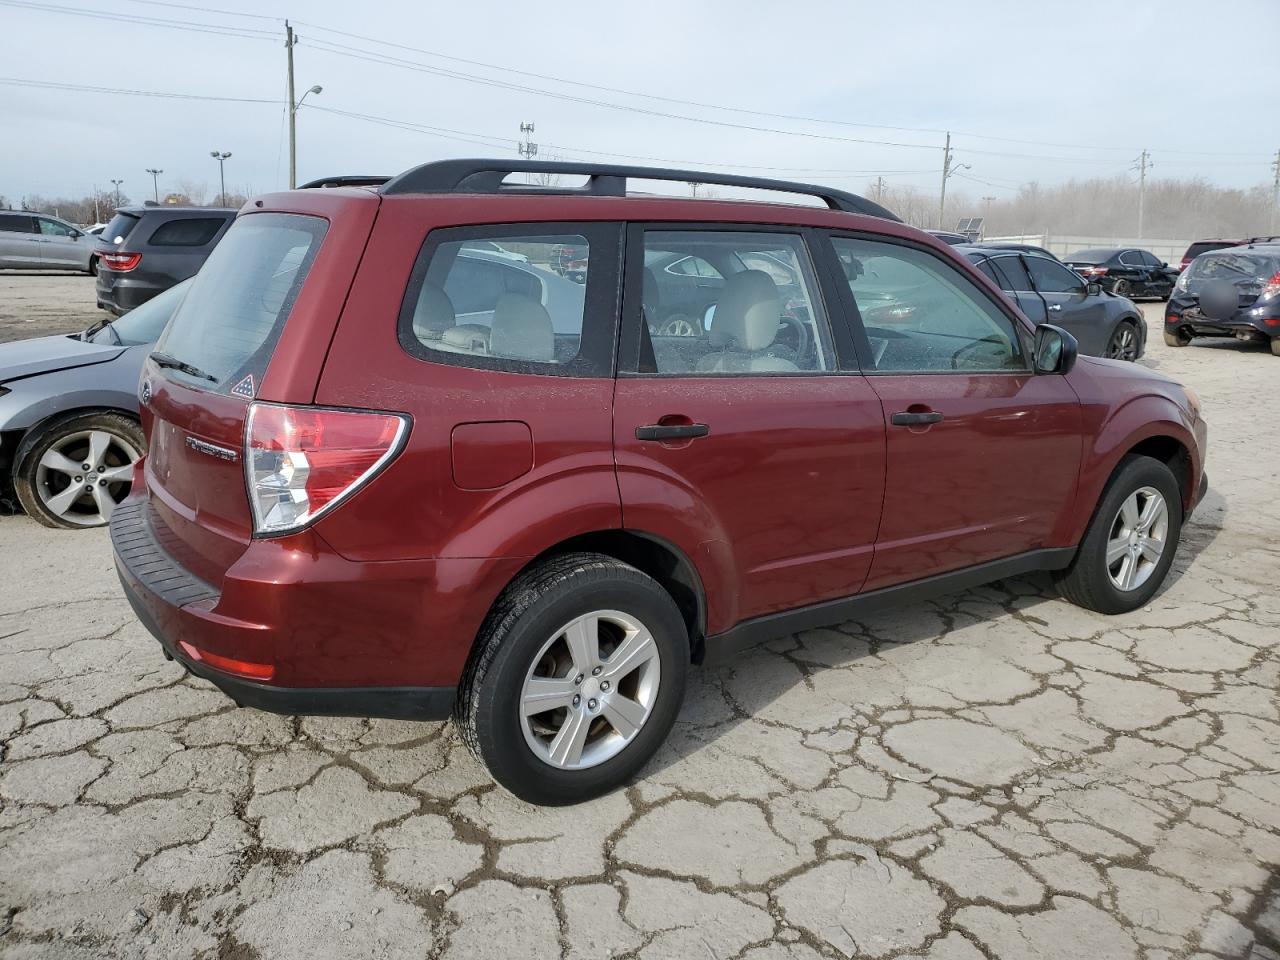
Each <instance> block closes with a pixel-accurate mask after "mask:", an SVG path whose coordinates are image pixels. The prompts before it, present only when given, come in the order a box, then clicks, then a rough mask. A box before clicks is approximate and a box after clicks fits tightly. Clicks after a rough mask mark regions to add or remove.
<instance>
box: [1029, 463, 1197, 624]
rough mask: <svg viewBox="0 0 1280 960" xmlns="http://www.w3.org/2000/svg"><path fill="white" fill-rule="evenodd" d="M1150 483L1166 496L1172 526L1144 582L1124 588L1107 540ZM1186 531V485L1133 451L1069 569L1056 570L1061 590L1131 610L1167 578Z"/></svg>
mask: <svg viewBox="0 0 1280 960" xmlns="http://www.w3.org/2000/svg"><path fill="white" fill-rule="evenodd" d="M1144 487H1151V488H1154V489H1155V490H1157V491H1158V492H1159V493H1160V494H1161V495H1162V496H1163V497H1164V500H1165V504H1166V507H1167V510H1168V529H1167V532H1166V535H1165V539H1164V543H1165V546H1164V550H1163V552H1162V553H1161V555H1160V559H1159V560H1158V561H1157V562H1156V564H1155V567H1154V569H1153V570H1152V571H1151V574H1150V576H1148V577H1147V579H1146V580H1145V582H1143V583H1142V584H1141V585H1140V586H1138V587H1136V588H1135V589H1132V590H1121V589H1120V588H1119V587H1117V586H1116V585H1115V584H1114V583H1113V582H1112V580H1111V575H1110V573H1109V572H1108V570H1107V563H1106V552H1107V541H1108V540H1109V539H1110V537H1111V532H1112V526H1113V524H1114V523H1115V522H1116V520H1117V517H1118V515H1119V513H1120V508H1121V506H1122V505H1123V504H1124V502H1125V500H1127V499H1128V498H1129V497H1130V496H1131V495H1132V494H1133V493H1134V492H1136V491H1138V490H1140V489H1142V488H1144ZM1181 533H1182V491H1181V490H1180V489H1179V487H1178V481H1177V479H1176V478H1175V477H1174V475H1173V471H1172V470H1170V469H1169V468H1168V467H1167V466H1166V465H1165V464H1163V463H1161V462H1160V461H1159V460H1155V459H1152V458H1151V457H1143V456H1134V455H1130V456H1127V457H1125V458H1124V459H1123V460H1121V461H1120V465H1119V466H1118V467H1116V470H1115V473H1113V474H1112V476H1111V480H1110V481H1109V482H1108V483H1107V487H1106V490H1105V491H1104V492H1103V494H1102V499H1101V501H1099V503H1098V508H1097V510H1096V511H1095V512H1094V515H1093V519H1092V520H1091V521H1090V522H1089V527H1088V529H1087V530H1086V531H1085V535H1084V539H1083V540H1082V541H1081V542H1080V549H1079V550H1077V551H1076V556H1075V559H1074V560H1072V561H1071V565H1070V566H1069V567H1067V569H1066V570H1063V571H1059V572H1058V573H1056V574H1055V575H1054V579H1055V580H1056V582H1057V587H1058V593H1059V594H1061V595H1062V597H1063V598H1065V599H1067V600H1069V601H1071V602H1072V603H1074V604H1075V605H1076V606H1078V607H1084V608H1085V609H1086V610H1095V611H1097V612H1098V613H1108V614H1112V613H1128V612H1130V611H1132V610H1136V609H1138V608H1139V607H1141V606H1142V605H1143V604H1144V603H1146V602H1147V601H1149V600H1150V599H1151V598H1152V597H1153V596H1154V595H1155V593H1156V591H1157V590H1159V589H1160V585H1161V584H1162V583H1164V578H1165V576H1166V575H1167V574H1168V573H1169V567H1170V566H1172V564H1173V558H1174V555H1175V554H1176V553H1177V548H1178V538H1179V536H1180V535H1181Z"/></svg>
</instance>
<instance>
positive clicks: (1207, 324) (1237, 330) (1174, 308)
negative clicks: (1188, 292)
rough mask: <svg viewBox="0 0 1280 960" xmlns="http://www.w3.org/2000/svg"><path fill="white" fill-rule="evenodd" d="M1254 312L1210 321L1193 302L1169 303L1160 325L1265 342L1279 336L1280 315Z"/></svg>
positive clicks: (1243, 312) (1249, 308) (1204, 333)
mask: <svg viewBox="0 0 1280 960" xmlns="http://www.w3.org/2000/svg"><path fill="white" fill-rule="evenodd" d="M1254 309H1255V308H1253V307H1247V308H1245V309H1242V310H1240V311H1238V312H1237V313H1235V314H1234V315H1233V316H1232V317H1230V318H1229V319H1226V320H1213V319H1210V318H1209V317H1206V316H1205V315H1204V314H1203V313H1201V312H1200V310H1199V309H1198V308H1197V307H1196V305H1195V301H1191V302H1190V303H1187V302H1181V303H1180V302H1178V301H1171V302H1170V303H1169V306H1168V307H1167V308H1166V309H1165V314H1164V322H1165V326H1167V327H1168V328H1170V329H1172V330H1182V331H1184V332H1187V333H1191V334H1198V335H1200V336H1205V337H1238V336H1241V335H1244V336H1247V337H1249V338H1262V339H1267V340H1270V339H1272V338H1274V337H1280V315H1272V314H1271V312H1269V311H1266V310H1264V311H1263V312H1262V313H1258V314H1255V313H1254ZM1175 318H1176V319H1175Z"/></svg>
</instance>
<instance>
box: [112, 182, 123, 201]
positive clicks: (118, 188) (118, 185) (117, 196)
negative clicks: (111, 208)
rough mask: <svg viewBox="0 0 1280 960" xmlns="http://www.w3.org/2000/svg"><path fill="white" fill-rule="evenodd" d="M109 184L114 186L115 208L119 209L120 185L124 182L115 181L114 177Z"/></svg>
mask: <svg viewBox="0 0 1280 960" xmlns="http://www.w3.org/2000/svg"><path fill="white" fill-rule="evenodd" d="M111 182H112V183H114V184H115V185H116V206H117V207H119V206H120V184H122V183H124V181H123V180H117V179H115V178H114V177H112V178H111Z"/></svg>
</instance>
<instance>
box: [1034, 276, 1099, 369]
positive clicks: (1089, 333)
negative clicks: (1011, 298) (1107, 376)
mask: <svg viewBox="0 0 1280 960" xmlns="http://www.w3.org/2000/svg"><path fill="white" fill-rule="evenodd" d="M1023 261H1024V262H1025V263H1026V265H1027V269H1028V270H1029V271H1030V273H1031V282H1032V283H1034V284H1035V287H1036V290H1038V291H1039V292H1040V296H1042V297H1044V302H1045V303H1046V304H1047V306H1048V314H1047V316H1048V320H1049V322H1050V323H1056V324H1059V325H1061V326H1062V327H1064V328H1065V329H1067V330H1069V331H1070V332H1071V333H1072V334H1073V335H1074V336H1075V338H1076V339H1077V340H1079V341H1080V343H1081V345H1082V348H1083V347H1084V345H1085V344H1087V345H1088V350H1087V351H1086V352H1089V353H1097V354H1101V353H1102V349H1100V348H1099V347H1098V346H1097V344H1096V343H1095V341H1096V340H1097V339H1098V334H1099V333H1100V332H1102V331H1103V330H1104V327H1105V324H1104V321H1105V320H1106V315H1107V304H1106V301H1105V300H1104V299H1103V297H1102V296H1100V295H1097V294H1095V295H1093V296H1090V295H1089V287H1088V284H1086V283H1085V281H1084V280H1083V279H1081V277H1080V274H1078V273H1076V272H1075V271H1074V270H1069V269H1067V268H1066V267H1064V266H1063V265H1062V264H1060V263H1057V262H1055V261H1053V260H1050V259H1049V258H1048V257H1035V256H1028V257H1023ZM1107 332H1109V331H1107ZM1105 346H1106V344H1105V343H1103V344H1102V347H1103V348H1105Z"/></svg>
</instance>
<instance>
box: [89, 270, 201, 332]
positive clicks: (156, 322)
mask: <svg viewBox="0 0 1280 960" xmlns="http://www.w3.org/2000/svg"><path fill="white" fill-rule="evenodd" d="M190 286H191V281H190V280H183V281H182V282H181V283H179V284H177V285H176V286H172V287H170V288H169V289H168V290H166V291H164V293H160V294H157V295H156V296H154V297H152V298H151V299H150V300H148V301H147V302H146V303H144V304H143V305H142V306H140V307H135V308H134V309H133V310H130V311H129V312H128V313H126V314H125V315H124V316H123V317H120V318H119V319H118V320H112V321H110V322H108V323H107V324H105V325H104V326H101V327H99V328H97V329H96V330H94V332H93V333H91V334H89V336H88V338H87V339H88V340H89V342H90V343H103V344H107V345H109V346H116V347H136V346H138V345H139V344H143V343H155V342H156V341H157V340H159V339H160V333H161V331H163V330H164V325H165V324H166V323H168V322H169V318H170V317H172V316H173V312H174V311H175V310H176V309H177V308H178V304H180V303H181V302H182V298H183V297H185V296H186V295H187V289H188V288H189V287H190ZM90 329H93V328H90Z"/></svg>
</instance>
